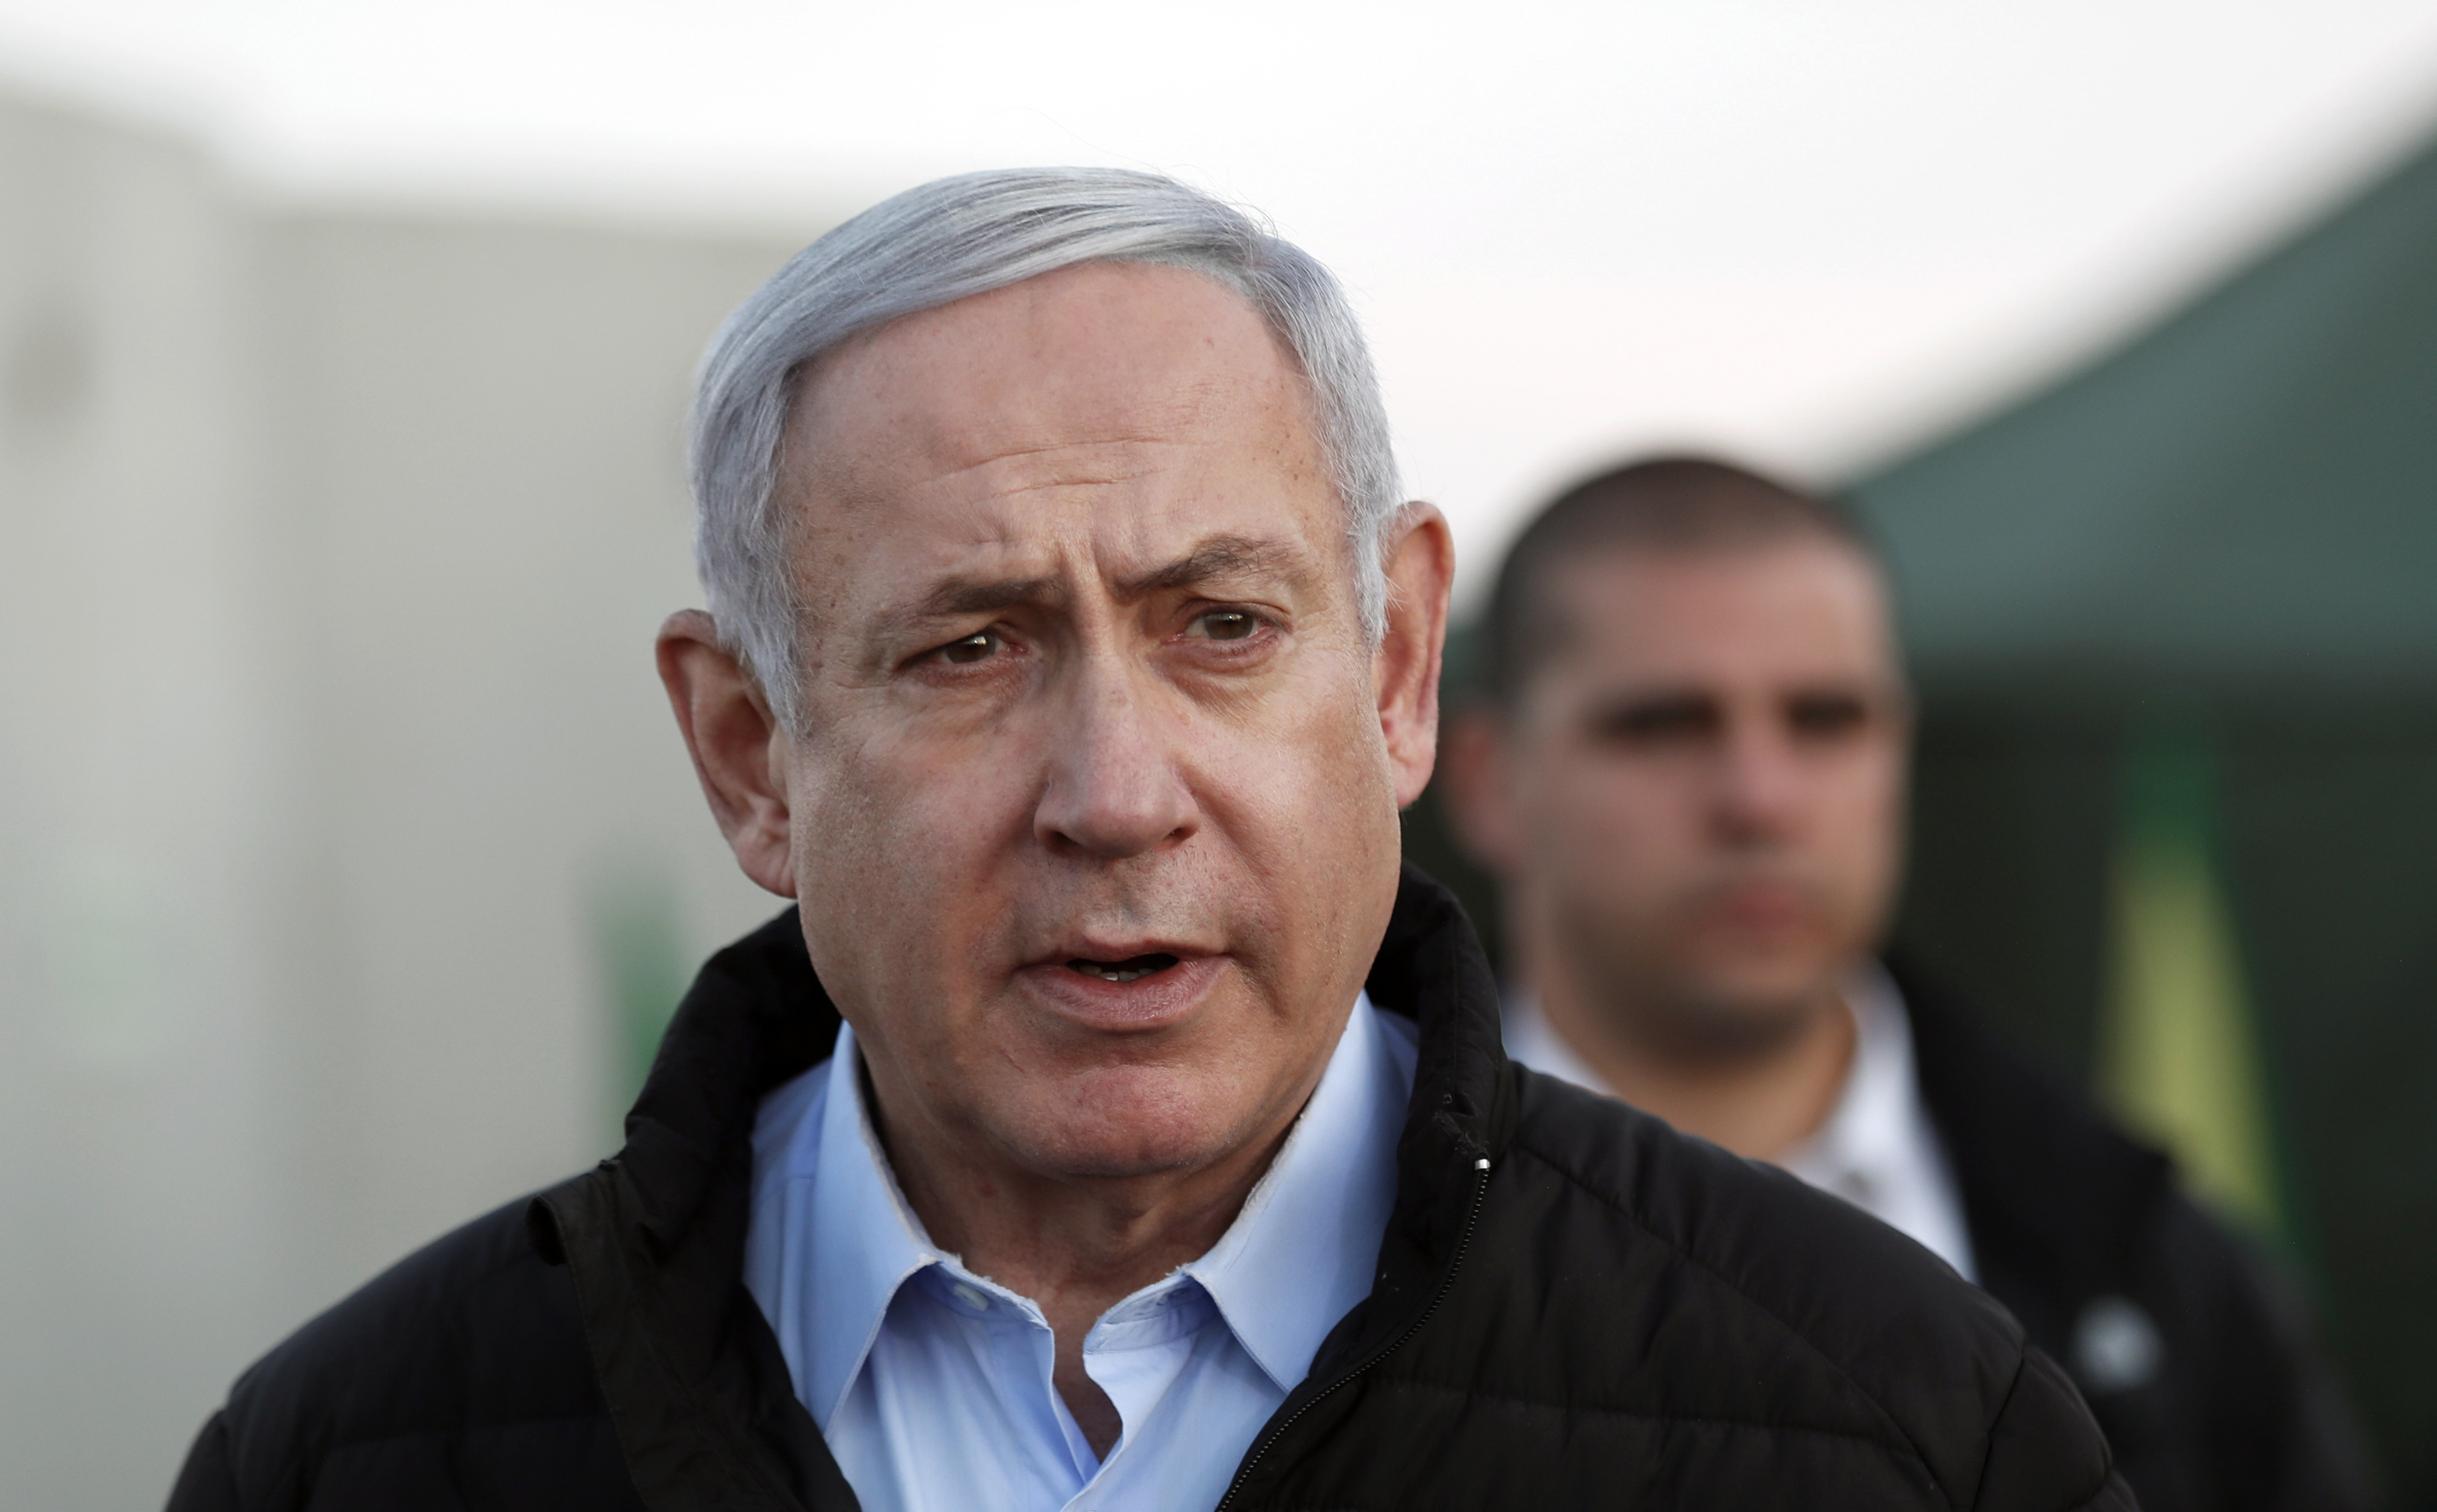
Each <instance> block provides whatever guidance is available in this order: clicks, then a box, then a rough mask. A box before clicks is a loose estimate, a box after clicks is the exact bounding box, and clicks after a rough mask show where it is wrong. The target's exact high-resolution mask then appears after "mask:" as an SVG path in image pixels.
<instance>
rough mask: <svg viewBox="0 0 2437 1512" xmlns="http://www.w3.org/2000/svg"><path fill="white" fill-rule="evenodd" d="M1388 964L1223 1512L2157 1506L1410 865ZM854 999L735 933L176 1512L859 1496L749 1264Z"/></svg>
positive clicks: (2067, 1419) (2054, 1382) (1940, 1283)
mask: <svg viewBox="0 0 2437 1512" xmlns="http://www.w3.org/2000/svg"><path fill="white" fill-rule="evenodd" d="M1370 992H1371V996H1372V1000H1373V1001H1374V1002H1376V1003H1377V1004H1378V1005H1379V1006H1380V1007H1381V1008H1383V1009H1386V1010H1389V1011H1394V1012H1400V1013H1407V1014H1411V1015H1412V1016H1413V1017H1414V1018H1415V1019H1417V1020H1418V1021H1419V1024H1420V1026H1421V1059H1420V1064H1419V1068H1418V1071H1417V1074H1416V1081H1415V1085H1414V1090H1413V1101H1412V1108H1411V1115H1410V1116H1409V1117H1408V1119H1407V1122H1406V1126H1405V1133H1404V1135H1403V1139H1402V1142H1401V1143H1400V1144H1399V1146H1398V1148H1397V1161H1398V1168H1399V1169H1398V1187H1397V1204H1396V1210H1395V1215H1394V1219H1393V1220H1392V1221H1391V1222H1390V1225H1389V1231H1388V1235H1387V1238H1386V1239H1385V1241H1384V1242H1383V1243H1382V1245H1381V1248H1380V1255H1379V1270H1378V1280H1377V1283H1376V1287H1375V1289H1374V1290H1373V1292H1372V1293H1371V1295H1370V1297H1369V1298H1368V1299H1367V1300H1366V1301H1365V1302H1364V1303H1363V1304H1362V1305H1361V1306H1360V1307H1358V1308H1357V1309H1355V1310H1354V1311H1353V1312H1351V1313H1349V1314H1348V1315H1347V1316H1346V1318H1345V1319H1344V1321H1343V1322H1341V1324H1339V1326H1338V1327H1337V1328H1336V1330H1335V1331H1334V1332H1332V1333H1331V1334H1330V1335H1329V1337H1328V1340H1327V1342H1326V1343H1325V1344H1324V1345H1323V1346H1322V1348H1321V1351H1320V1356H1319V1359H1318V1361H1317V1362H1316V1363H1314V1365H1313V1367H1312V1372H1311V1376H1310V1378H1309V1379H1308V1380H1306V1381H1305V1382H1304V1383H1303V1384H1302V1385H1301V1386H1299V1387H1297V1388H1296V1389H1295V1391H1294V1393H1293V1394H1292V1395H1291V1396H1289V1398H1287V1401H1286V1404H1285V1405H1284V1406H1283V1407H1281V1408H1280V1409H1279V1410H1278V1413H1277V1415H1276V1416H1274V1417H1273V1418H1271V1421H1270V1423H1269V1424H1268V1426H1267V1427H1265V1428H1264V1429H1263V1430H1262V1432H1261V1433H1260V1434H1259V1436H1258V1437H1257V1438H1255V1439H1254V1442H1253V1444H1252V1446H1251V1447H1250V1449H1249V1450H1247V1452H1246V1453H1245V1455H1244V1458H1243V1462H1242V1465H1241V1468H1239V1469H1238V1470H1237V1472H1236V1480H1235V1485H1234V1486H1233V1487H1232V1488H1231V1489H1230V1490H1229V1491H1228V1493H1227V1496H1226V1500H1225V1501H1224V1502H1223V1503H1221V1504H1222V1506H1224V1507H1227V1508H1229V1509H1231V1512H1232V1509H1238V1508H1240V1509H1243V1512H1251V1509H1254V1508H1305V1509H1316V1508H1377V1509H1381V1512H1388V1509H1396V1512H1423V1509H1429V1508H1450V1509H1455V1508H1462V1509H1465V1512H1475V1509H1480V1508H1491V1507H1517V1508H1534V1509H1540V1508H1567V1507H1593V1506H1598V1507H1641V1508H1733V1509H1743V1512H1749V1509H1754V1508H1780V1507H1781V1508H1802V1509H1805V1512H1820V1509H1831V1508H1846V1507H1850V1508H1869V1509H1873V1512H1886V1509H1899V1508H1920V1509H1923V1512H1928V1509H1933V1508H1934V1509H1941V1512H1943V1509H1960V1508H1977V1509H1983V1512H2062V1509H2065V1508H2080V1507H2090V1508H2109V1509H2116V1508H2130V1506H2131V1505H2132V1499H2131V1497H2130V1493H2128V1492H2127V1491H2126V1490H2125V1489H2124V1486H2123V1483H2122V1482H2121V1481H2120V1480H2119V1479H2117V1478H2116V1477H2115V1475H2114V1474H2113V1469H2112V1468H2111V1464H2110V1460H2109V1455H2108V1450H2107V1446H2106V1443H2105V1441H2104V1440H2103V1439H2102V1438H2101V1437H2100V1435H2099V1433H2098V1430H2097V1428H2096V1427H2095V1425H2094V1424H2093V1422H2092V1420H2091V1416H2090V1414H2089V1412H2088V1411H2087V1410H2086V1409H2085V1408H2084V1407H2083V1405H2082V1402H2081V1398H2079V1397H2078V1395H2076V1393H2075V1391H2074V1388H2073V1385H2072V1383H2071V1382H2070V1381H2069V1380H2067V1379H2066V1377H2065V1376H2064V1374H2063V1372H2062V1371H2061V1370H2060V1369H2059V1368H2058V1367H2057V1366H2056V1365H2055V1364H2053V1363H2050V1362H2049V1360H2048V1359H2047V1357H2046V1356H2044V1355H2043V1354H2040V1353H2039V1352H2037V1351H2036V1350H2032V1349H2030V1348H2028V1347H2026V1346H2025V1344H2024V1342H2023V1334H2022V1330H2021V1329H2020V1328H2019V1327H2016V1326H2015V1324H2014V1322H2013V1320H2012V1319H2011V1318H2010V1317H2009V1316H2008V1315H2007V1313H2006V1312H2005V1311H2004V1310H2002V1309H2001V1308H1999V1307H1998V1306H1997V1305H1996V1304H1995V1303H1993V1302H1991V1301H1990V1300H1989V1299H1988V1298H1987V1297H1986V1296H1985V1295H1983V1294H1982V1293H1981V1292H1978V1291H1975V1290H1974V1289H1972V1287H1969V1286H1967V1285H1965V1284H1964V1283H1963V1282H1961V1281H1959V1280H1957V1279H1956V1278H1955V1275H1953V1273H1951V1272H1949V1271H1948V1270H1947V1269H1946V1268H1945V1267H1944V1266H1943V1265H1941V1264H1939V1263H1938V1262H1937V1260H1935V1259H1933V1258H1931V1257H1929V1255H1928V1254H1927V1253H1926V1252H1925V1251H1923V1250H1921V1249H1920V1248H1918V1247H1917V1246H1915V1245H1914V1244H1913V1243H1912V1242H1911V1241H1910V1240H1909V1239H1903V1238H1902V1237H1901V1236H1900V1235H1898V1234H1896V1233H1895V1232H1894V1231H1892V1230H1890V1229H1887V1228H1885V1227H1882V1226H1881V1225H1879V1224H1878V1223H1876V1222H1872V1221H1871V1220H1869V1219H1867V1218H1865V1217H1863V1216H1862V1215H1861V1214H1860V1213H1859V1212H1857V1211H1855V1210H1854V1209H1852V1208H1850V1207H1848V1206H1846V1205H1845V1204H1842V1203H1839V1202H1836V1201H1835V1200H1833V1199H1832V1198H1827V1197H1822V1196H1819V1195H1816V1194H1815V1193H1813V1192H1812V1191H1811V1190H1810V1189H1809V1188H1807V1187H1804V1186H1803V1185H1802V1184H1801V1183H1799V1182H1797V1181H1796V1180H1794V1179H1793V1178H1792V1177H1789V1176H1784V1175H1781V1174H1779V1173H1777V1172H1774V1171H1771V1170H1768V1169H1763V1168H1761V1167H1758V1166H1755V1165H1752V1164H1749V1163H1746V1162H1744V1161H1742V1160H1738V1159H1736V1158H1735V1157H1733V1156H1731V1155H1728V1154H1727V1153H1725V1152H1722V1151H1719V1150H1717V1149H1715V1148H1713V1147H1711V1146H1709V1145H1706V1144H1702V1143H1700V1142H1698V1141H1695V1140H1691V1139H1687V1138H1683V1137H1680V1136H1678V1135H1676V1134H1674V1133H1672V1132H1670V1131H1669V1130H1668V1129H1667V1128H1666V1127H1665V1126H1664V1125H1662V1124H1660V1123H1659V1122H1657V1120H1655V1119H1652V1118H1649V1117H1645V1116H1641V1115H1639V1114H1638V1113H1635V1112H1633V1111H1632V1110H1630V1109H1627V1108H1625V1107H1623V1106H1622V1105H1620V1104H1617V1103H1614V1102H1609V1101H1605V1100H1603V1099H1597V1098H1593V1097H1591V1096H1589V1095H1588V1094H1586V1093H1582V1092H1579V1091H1575V1090H1573V1089H1571V1088H1569V1087H1567V1086H1565V1085H1563V1084H1561V1083H1559V1082H1556V1081H1551V1080H1549V1079H1547V1078H1544V1077H1539V1076H1535V1075H1534V1074H1532V1073H1530V1072H1528V1071H1524V1070H1521V1069H1519V1068H1518V1067H1516V1066H1514V1065H1512V1064H1509V1063H1508V1061H1507V1059H1506V1056H1505V1054H1504V1052H1503V1051H1502V1050H1501V1049H1500V1048H1499V1019H1498V996H1497V992H1496V989H1495V987H1494V985H1493V983H1492V982H1491V979H1490V976H1489V973H1488V969H1487V967H1486V965H1485V963H1484V962H1483V960H1482V958H1481V952H1480V948H1479V946H1478V945H1477V944H1476V943H1475V941H1474V940H1473V936H1472V930H1471V928H1470V926H1469V925H1468V924H1466V923H1465V922H1464V917H1463V914H1462V912H1461V911H1460V910H1459V909H1458V908H1457V907H1456V905H1455V903H1454V901H1453V900H1452V899H1450V898H1449V897H1448V896H1447V894H1446V892H1445V891H1443V890H1442V889H1441V888H1439V887H1438V886H1437V885H1436V884H1435V883H1432V882H1430V881H1429V879H1428V878H1426V877H1424V876H1422V875H1421V874H1420V873H1419V872H1417V871H1412V870H1408V871H1407V872H1406V875H1405V880H1404V886H1403V888H1402V890H1401V893H1400V895H1399V897H1398V899H1397V903H1396V911H1395V916H1394V921H1393V923H1391V924H1390V926H1389V930H1388V935H1387V939H1386V941H1384V942H1383V944H1382V945H1381V947H1380V950H1379V955H1378V958H1377V961H1376V964H1375V965H1374V967H1373V969H1372V975H1371V979H1370ZM836 1025H837V1018H836V1014H835V1011H834V1010H833V1009H832V1008H831V1006H830V1004H829V1001H828V998H827V997H826V996H825V994H824V993H822V991H821V988H820V984H819V983H818V982H817V981H816V980H815V978H814V976H813V972H812V968H811V965H810V962H809V961H808V959H807V958H806V956H805V952H804V946H803V942H802V940H801V938H800V936H799V935H798V929H797V924H796V920H795V916H794V915H793V913H792V912H791V913H789V914H787V915H784V916H782V917H780V919H778V920H775V921H773V922H772V923H770V924H769V925H767V926H765V927H764V928H763V929H762V930H760V931H758V932H757V933H755V934H753V935H751V936H749V937H747V938H746V939H745V940H744V941H740V942H739V943H738V944H736V945H734V946H731V947H730V948H728V950H725V951H723V952H721V953H720V954H719V955H718V956H716V957H714V958H712V960H711V961H710V965H709V966H708V967H707V968H705V970H704V972H703V974H702V976H701V977H700V978H699V979H698V980H697V981H696V982H695V984H694V987H693V991H692V993H689V994H688V996H687V998H686V1001H685V1005H684V1007H683V1008H682V1009H681V1010H680V1011H679V1013H678V1015H677V1019H676V1022H675V1026H674V1027H673V1028H672V1029H671V1030H670V1033H669V1037H668V1039H667V1042H666V1043H665V1044H664V1046H662V1048H661V1051H660V1055H659V1060H658V1063H657V1065H656V1066H655V1067H654V1069H653V1072H652V1077H651V1080H650V1081H649V1082H648V1084H647V1085H646V1086H645V1088H644V1090H643V1094H642V1097H641V1099H640V1100H639V1101H638V1102H637V1103H636V1106H635V1110H634V1113H633V1114H632V1115H631V1116H629V1118H628V1120H627V1143H626V1148H625V1150H624V1151H623V1152H621V1153H620V1154H619V1155H618V1157H617V1158H616V1159H614V1160H609V1161H605V1162H604V1163H603V1164H602V1165H601V1166H600V1167H599V1168H598V1169H594V1170H592V1171H590V1172H588V1173H587V1174H585V1175H583V1176H579V1177H577V1178H576V1179H574V1180H573V1181H570V1182H568V1183H567V1184H565V1185H564V1186H561V1187H555V1188H553V1189H552V1190H551V1191H548V1192H546V1193H544V1194H542V1195H541V1196H540V1197H539V1198H537V1199H535V1200H534V1201H533V1202H532V1203H531V1204H517V1205H516V1206H514V1207H512V1208H507V1209H502V1210H501V1211H500V1212H497V1213H494V1214H492V1215H491V1216H489V1217H487V1218H483V1219H479V1220H477V1221H476V1222H473V1223H472V1224H470V1225H468V1226H467V1227H465V1228H463V1229H460V1230H458V1231H457V1232H456V1233H454V1234H452V1235H449V1236H448V1237H447V1238H445V1239H441V1240H440V1241H439V1242H437V1243H435V1244H433V1245H432V1246H430V1248H428V1249H426V1250H424V1251H422V1252H421V1253H420V1254H418V1255H415V1256H413V1257H410V1258H409V1259H407V1260H406V1261H404V1262H403V1263H402V1264H400V1265H398V1266H397V1267H396V1268H395V1269H394V1270H392V1271H390V1272H389V1273H388V1274H387V1275H383V1276H381V1277H380V1278H378V1279H377V1280H376V1281H374V1282H373V1283H372V1284H370V1285H369V1286H367V1287H365V1288H364V1289H363V1290H362V1291H361V1292H358V1293H356V1295H354V1296H353V1297H350V1298H349V1299H347V1300H346V1301H344V1302H342V1303H341V1304H340V1305H339V1306H338V1307H336V1308H334V1309H332V1310H330V1311H329V1312H327V1313H325V1314H324V1315H323V1316H322V1317H321V1318H319V1319H317V1320H316V1321H314V1322H313V1323H311V1324H308V1325H307V1326H306V1327H305V1328H303V1329H302V1330H301V1331H299V1332H298V1333H297V1334H296V1335H295V1336H294V1337H293V1338H291V1339H289V1341H288V1342H287V1343H286V1344H284V1345H280V1346H279V1348H277V1349H276V1350H274V1351H272V1354H271V1355H270V1356H269V1357H268V1358H266V1359H265V1360H263V1361H262V1362H261V1363H259V1364H257V1365H255V1366H254V1368H253V1369H252V1370H251V1371H249V1372H247V1374H246V1375H245V1376H244V1377H243V1379H241V1380H239V1381H238V1382H237V1386H236V1388H235V1389H234V1390H233V1391H232V1392H231V1393H230V1396H229V1400H228V1404H227V1406H226V1407H224V1408H223V1409H222V1410H221V1411H220V1412H219V1414H218V1415H216V1416H214V1417H213V1418H212V1419H211V1421H210V1422H209V1423H208V1424H206V1425H205V1427H204V1429H203V1432H202V1437H201V1438H200V1439H199V1440H198V1441H197V1443H196V1445H195V1449H194V1451H193V1453H192V1455H191V1456H190V1458H189V1460H188V1462H187V1465H186V1468H185V1471H184V1475H183V1476H182V1477H181V1478H180V1480H179V1483H178V1486H177V1489H176V1490H175V1492H174V1493H173V1494H172V1496H171V1499H170V1506H171V1507H172V1509H173V1512H223V1509H229V1512H234V1509H237V1508H245V1509H249V1512H272V1509H277V1512H292V1509H301V1508H308V1507H309V1508H328V1509H334V1512H335V1509H342V1508H343V1509H346V1512H382V1509H390V1508H397V1509H406V1508H415V1509H424V1508H474V1507H482V1508H494V1507H496V1508H513V1509H516V1512H541V1509H547V1508H558V1507H566V1508H578V1507H581V1508H634V1507H638V1506H642V1507H649V1508H654V1509H658V1512H675V1509H679V1508H689V1509H691V1508H724V1509H746V1508H752V1509H764V1508H766V1509H773V1512H775V1509H780V1508H796V1507H803V1508H821V1509H830V1508H839V1509H843V1508H850V1507H852V1506H854V1505H855V1501H854V1495H853V1493H852V1491H851V1490H850V1488H849V1487H848V1486H847V1485H846V1483H845V1481H844V1480H843V1479H842V1478H841V1476H840V1475H839V1473H838V1469H837V1467H836V1465H835V1463H834V1462H833V1460H832V1459H831V1457H830V1455H829V1452H828V1450H826V1449H825V1448H824V1447H823V1445H822V1443H821V1438H820V1433H819V1432H818V1430H817V1429H816V1428H815V1426H814V1424H813V1420H812V1418H811V1416H810V1415H809V1414H807V1413H806V1412H805V1411H804V1409H803V1407H802V1406H801V1405H800V1404H798V1401H797V1400H796V1398H795V1396H794V1394H793V1392H792V1391H791V1390H790V1388H789V1385H788V1380H787V1374H786V1369H785V1366H784V1364H783V1363H782V1362H781V1361H780V1355H779V1348H778V1345H777V1342H776V1341H775V1340H774V1339H773V1337H772V1336H771V1333H770V1330H769V1328H768V1327H767V1326H766V1325H765V1324H764V1323H763V1320H762V1316H761V1313H760V1311H759V1310H757V1309H756V1307H755V1305H754V1303H753V1300H752V1298H751V1296H750V1295H749V1294H748V1293H747V1292H745V1286H744V1283H743V1280H742V1275H743V1270H744V1263H743V1254H744V1239H745V1204H746V1190H747V1176H748V1173H749V1170H750V1163H751V1156H750V1134H751V1129H752V1123H753V1115H754V1109H755V1105H756V1102H757V1100H758V1099H759V1098H760V1097H761V1095H762V1094H763V1092H764V1091H766V1090H767V1089H769V1088H771V1087H773V1086H775V1085H777V1084H778V1083H780V1081H784V1080H786V1079H787V1078H789V1077H791V1076H793V1075H795V1074H797V1073H798V1072H800V1071H802V1070H804V1069H805V1068H807V1067H809V1066H810V1065H812V1064H814V1063H815V1062H816V1061H818V1060H819V1059H821V1058H822V1057H824V1056H826V1055H827V1054H828V1053H829V1048H830V1045H831V1042H832V1040H833V1037H834V1034H835V1030H836ZM956 1512H962V1509H956Z"/></svg>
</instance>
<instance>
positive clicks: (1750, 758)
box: [1713, 717, 1802, 845]
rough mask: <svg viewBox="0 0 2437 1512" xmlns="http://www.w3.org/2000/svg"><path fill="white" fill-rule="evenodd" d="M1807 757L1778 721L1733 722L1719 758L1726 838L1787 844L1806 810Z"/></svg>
mask: <svg viewBox="0 0 2437 1512" xmlns="http://www.w3.org/2000/svg"><path fill="white" fill-rule="evenodd" d="M1801 789H1802V771H1801V756H1800V753H1799V752H1798V751H1797V750H1796V749H1795V748H1794V743H1793V741H1792V740H1791V739H1790V738H1788V735H1787V733H1786V731H1785V730H1782V729H1780V727H1779V726H1778V724H1777V722H1776V721H1773V720H1769V719H1765V718H1752V717H1743V718H1738V719H1735V720H1734V721H1732V723H1731V725H1730V727H1729V730H1728V731H1727V739H1726V741H1725V742H1724V748H1723V749H1722V750H1721V751H1720V752H1719V762H1718V774H1717V787H1716V791H1715V803H1714V808H1713V813H1714V815H1715V818H1716V822H1717V827H1718V830H1719V832H1720V834H1721V835H1722V836H1723V837H1724V838H1726V839H1727V840H1728V841H1729V842H1730V843H1734V844H1738V845H1768V844H1772V843H1775V842H1777V841H1780V840H1783V839H1785V838H1787V837H1788V836H1789V835H1791V834H1792V833H1793V831H1794V828H1795V826H1796V823H1797V818H1798V816H1799V812H1800V808H1801Z"/></svg>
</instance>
